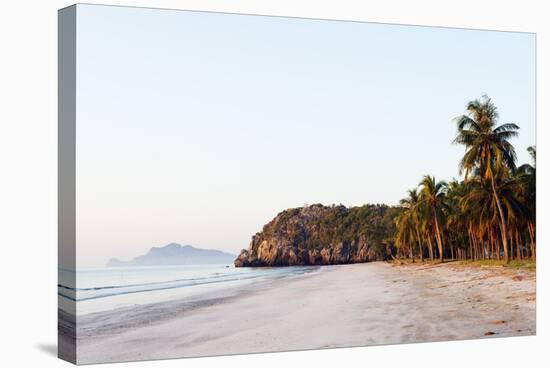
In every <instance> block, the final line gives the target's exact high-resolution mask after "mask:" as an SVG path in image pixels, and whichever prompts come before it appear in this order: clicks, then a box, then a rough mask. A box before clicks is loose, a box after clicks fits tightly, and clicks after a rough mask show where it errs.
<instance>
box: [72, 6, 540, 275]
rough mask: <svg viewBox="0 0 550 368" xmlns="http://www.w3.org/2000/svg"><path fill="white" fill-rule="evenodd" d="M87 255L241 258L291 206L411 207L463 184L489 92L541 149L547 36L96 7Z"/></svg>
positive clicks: (82, 192)
mask: <svg viewBox="0 0 550 368" xmlns="http://www.w3.org/2000/svg"><path fill="white" fill-rule="evenodd" d="M77 42H78V43H77V45H78V46H77V265H78V266H79V267H87V266H101V265H103V264H104V263H105V262H106V261H107V260H108V259H109V258H110V257H118V258H121V259H130V258H133V257H134V256H136V255H139V254H142V253H144V252H146V251H147V250H148V249H149V248H150V247H152V246H161V245H165V244H167V243H170V242H178V243H181V244H192V245H194V246H198V247H203V248H216V249H220V250H225V251H230V252H233V253H237V252H238V251H239V250H240V249H241V248H246V247H248V243H249V241H250V237H251V235H253V234H254V233H256V232H257V231H260V230H261V227H262V226H263V225H264V224H265V223H267V222H268V221H270V220H271V219H272V218H273V217H274V216H275V215H276V214H277V213H278V212H280V211H281V210H283V209H285V208H289V207H298V206H302V205H304V204H306V203H307V204H312V203H323V204H332V203H335V204H339V203H342V204H344V205H347V206H356V205H362V204H365V203H387V204H396V203H397V202H398V201H399V199H400V198H402V197H403V196H404V195H405V194H406V191H407V189H409V188H413V187H415V186H416V185H417V184H418V182H419V181H420V179H421V177H422V176H423V175H425V174H431V175H435V176H436V179H438V180H439V179H445V180H449V179H452V178H453V177H457V176H458V172H457V171H458V170H457V168H458V161H459V158H460V156H461V154H462V153H463V148H462V147H459V146H453V145H452V144H451V141H452V140H453V138H454V135H455V132H456V126H455V124H454V122H453V118H455V117H456V116H458V115H460V114H462V113H463V112H464V108H465V105H466V103H467V101H469V100H471V99H474V98H476V97H480V96H481V95H482V94H484V93H486V94H488V95H489V96H490V97H491V98H492V99H493V100H494V102H495V103H496V104H497V106H498V107H499V109H500V114H501V122H502V123H505V122H513V123H516V124H518V125H519V126H520V127H521V130H520V136H519V138H518V139H515V140H514V141H513V143H514V145H515V147H516V150H517V153H518V157H519V162H525V161H527V160H528V155H527V154H526V152H525V150H526V148H527V147H528V146H530V145H533V144H535V114H534V112H535V36H534V35H533V34H519V33H506V32H490V31H470V30H457V29H445V28H428V27H414V26H395V25H382V24H369V23H359V22H339V21H321V20H306V19H292V18H281V17H262V16H244V15H229V14H215V13H201V12H184V11H167V10H155V9H139V8H124V7H107V6H95V5H78V10H77Z"/></svg>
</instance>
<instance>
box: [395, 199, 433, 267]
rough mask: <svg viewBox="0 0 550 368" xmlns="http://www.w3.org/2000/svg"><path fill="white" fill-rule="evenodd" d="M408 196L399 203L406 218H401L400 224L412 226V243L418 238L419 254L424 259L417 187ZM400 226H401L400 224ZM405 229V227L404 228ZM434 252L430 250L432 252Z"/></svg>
mask: <svg viewBox="0 0 550 368" xmlns="http://www.w3.org/2000/svg"><path fill="white" fill-rule="evenodd" d="M407 194H408V196H407V198H404V199H402V200H401V201H399V204H400V205H401V206H402V207H403V208H404V211H403V217H405V218H406V219H401V220H400V224H401V226H405V225H406V226H410V229H408V230H409V231H410V232H411V235H412V238H413V240H411V243H412V242H414V239H415V238H416V241H417V242H418V248H419V254H420V260H421V261H424V252H423V249H422V240H421V238H420V229H421V227H422V224H421V220H420V216H419V215H420V213H419V212H420V206H419V204H420V198H419V197H418V191H417V190H416V189H410V190H409V191H408V192H407ZM399 227H400V226H399ZM403 231H405V229H403ZM431 253H432V252H430V254H431ZM411 258H413V261H414V256H413V254H412V246H411Z"/></svg>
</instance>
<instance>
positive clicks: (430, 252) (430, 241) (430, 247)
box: [428, 235, 434, 261]
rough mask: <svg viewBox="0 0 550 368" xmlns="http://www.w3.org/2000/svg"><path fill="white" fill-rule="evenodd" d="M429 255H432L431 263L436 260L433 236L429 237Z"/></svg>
mask: <svg viewBox="0 0 550 368" xmlns="http://www.w3.org/2000/svg"><path fill="white" fill-rule="evenodd" d="M428 253H429V254H430V261H433V260H434V248H433V245H432V239H431V236H429V235H428Z"/></svg>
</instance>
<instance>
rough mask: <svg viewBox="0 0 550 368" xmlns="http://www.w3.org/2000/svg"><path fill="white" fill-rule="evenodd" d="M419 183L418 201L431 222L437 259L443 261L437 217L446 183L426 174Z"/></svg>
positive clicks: (439, 214)
mask: <svg viewBox="0 0 550 368" xmlns="http://www.w3.org/2000/svg"><path fill="white" fill-rule="evenodd" d="M419 185H420V188H419V191H420V192H419V195H420V203H421V204H422V205H423V208H424V214H425V216H426V218H427V219H428V222H429V223H432V224H433V232H434V235H435V239H436V242H437V248H438V250H439V260H440V261H441V262H443V241H442V239H441V232H442V230H441V226H440V220H439V218H440V217H441V214H442V209H443V206H444V197H445V192H446V190H447V184H446V183H445V182H443V181H439V182H436V181H435V178H434V177H433V176H429V175H426V176H424V178H423V179H422V181H421V182H420V184H419Z"/></svg>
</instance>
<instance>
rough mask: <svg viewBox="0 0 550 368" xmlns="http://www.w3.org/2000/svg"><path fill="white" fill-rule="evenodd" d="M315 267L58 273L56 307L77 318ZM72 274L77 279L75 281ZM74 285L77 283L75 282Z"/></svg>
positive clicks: (198, 295)
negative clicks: (73, 312) (72, 310)
mask: <svg viewBox="0 0 550 368" xmlns="http://www.w3.org/2000/svg"><path fill="white" fill-rule="evenodd" d="M316 269H318V267H315V266H302V267H301V266H295V267H259V268H250V267H240V268H237V267H234V266H233V265H224V264H205V265H181V266H139V267H104V268H86V269H79V270H77V271H76V275H75V271H73V270H66V269H59V270H58V271H59V284H58V295H59V307H60V308H61V309H65V310H66V311H69V310H70V304H71V302H73V301H75V302H76V312H77V315H78V316H81V315H86V314H89V313H95V312H102V311H110V310H114V309H117V308H122V307H131V306H136V305H144V304H150V303H156V302H163V301H170V300H200V298H201V297H203V296H205V295H209V297H211V296H212V294H214V295H215V294H216V293H219V294H220V295H221V294H223V293H225V292H227V291H228V290H230V289H232V290H235V289H238V287H239V286H243V285H247V284H252V283H255V282H259V281H264V280H272V279H280V278H289V277H295V276H299V275H303V274H306V273H309V272H312V271H315V270H316ZM75 276H76V277H75ZM75 281H76V284H75Z"/></svg>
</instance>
